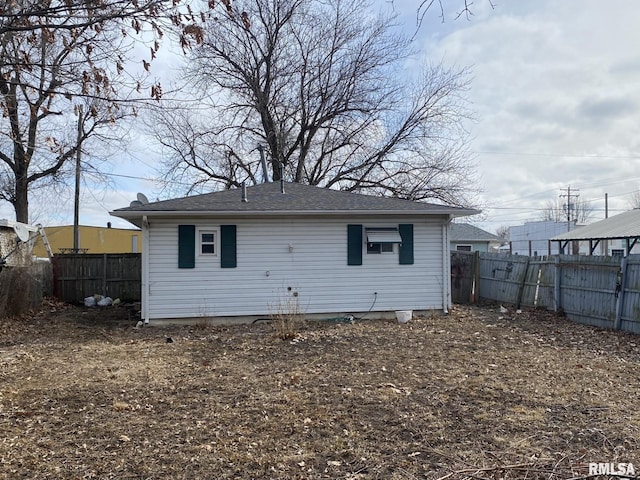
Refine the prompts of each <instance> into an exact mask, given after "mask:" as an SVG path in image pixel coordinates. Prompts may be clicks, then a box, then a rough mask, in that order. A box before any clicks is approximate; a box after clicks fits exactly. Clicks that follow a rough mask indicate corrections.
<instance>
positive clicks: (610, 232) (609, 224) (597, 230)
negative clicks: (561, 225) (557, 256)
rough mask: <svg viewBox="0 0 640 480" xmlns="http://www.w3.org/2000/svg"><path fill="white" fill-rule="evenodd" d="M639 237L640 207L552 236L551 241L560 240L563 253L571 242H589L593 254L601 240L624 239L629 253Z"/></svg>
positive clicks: (590, 253)
mask: <svg viewBox="0 0 640 480" xmlns="http://www.w3.org/2000/svg"><path fill="white" fill-rule="evenodd" d="M639 239H640V209H633V210H629V211H627V212H624V213H621V214H619V215H615V216H613V217H610V218H605V219H604V220H600V221H599V222H595V223H592V224H590V225H586V226H584V227H581V228H578V229H576V230H573V231H571V232H566V233H563V234H560V235H556V236H555V237H553V238H551V241H552V242H558V246H559V249H560V252H561V253H564V249H565V247H566V246H567V245H568V243H569V242H574V241H580V242H589V255H593V252H594V251H595V249H596V248H597V247H598V245H599V244H600V242H602V241H606V240H622V241H623V242H624V243H625V246H626V249H625V251H626V252H627V254H628V252H630V251H631V249H632V248H633V247H634V246H635V245H636V243H637V242H638V240H639Z"/></svg>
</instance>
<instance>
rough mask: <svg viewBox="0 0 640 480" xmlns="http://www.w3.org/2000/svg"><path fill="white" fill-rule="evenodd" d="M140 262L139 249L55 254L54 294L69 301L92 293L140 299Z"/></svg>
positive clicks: (76, 300) (133, 300)
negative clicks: (119, 251) (135, 251)
mask: <svg viewBox="0 0 640 480" xmlns="http://www.w3.org/2000/svg"><path fill="white" fill-rule="evenodd" d="M141 265H142V264H141V256H140V254H139V253H104V254H102V253H97V254H85V253H80V254H65V255H54V257H53V276H54V279H53V281H54V294H55V296H56V297H58V298H59V299H61V300H64V301H65V302H72V303H78V302H82V301H83V300H84V298H85V297H88V296H91V295H94V294H100V295H103V296H108V297H111V298H113V299H116V298H119V299H121V300H122V301H127V302H135V301H140V283H141V274H142V267H141Z"/></svg>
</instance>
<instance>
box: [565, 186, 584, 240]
mask: <svg viewBox="0 0 640 480" xmlns="http://www.w3.org/2000/svg"><path fill="white" fill-rule="evenodd" d="M560 191H562V192H567V193H566V194H560V198H563V197H567V232H570V231H571V220H572V215H571V214H572V212H573V209H574V207H575V204H574V203H573V201H572V200H571V199H572V198H575V199H577V198H578V197H579V196H580V194H579V193H571V185H569V186H568V187H567V188H561V189H560ZM579 191H580V190H578V189H576V188H574V189H573V192H579Z"/></svg>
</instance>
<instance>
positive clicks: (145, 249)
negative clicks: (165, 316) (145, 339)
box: [140, 215, 151, 324]
mask: <svg viewBox="0 0 640 480" xmlns="http://www.w3.org/2000/svg"><path fill="white" fill-rule="evenodd" d="M141 280H142V285H141V287H142V292H141V294H142V298H141V303H140V307H141V312H140V316H141V317H142V319H143V320H144V323H145V324H148V323H149V294H150V292H151V288H150V287H149V220H148V219H147V216H146V215H144V216H143V217H142V278H141Z"/></svg>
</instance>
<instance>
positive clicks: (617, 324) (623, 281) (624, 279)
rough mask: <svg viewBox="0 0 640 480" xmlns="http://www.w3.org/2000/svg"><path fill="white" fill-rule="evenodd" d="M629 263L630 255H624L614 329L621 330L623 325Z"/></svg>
mask: <svg viewBox="0 0 640 480" xmlns="http://www.w3.org/2000/svg"><path fill="white" fill-rule="evenodd" d="M628 263H629V257H628V256H627V257H622V261H621V262H620V273H619V275H620V277H619V279H618V282H617V285H616V289H617V288H619V289H620V290H619V291H618V299H617V300H616V318H615V321H614V322H613V328H614V330H620V327H621V326H622V309H623V307H624V292H625V289H626V287H627V285H626V284H627V265H628Z"/></svg>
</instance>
